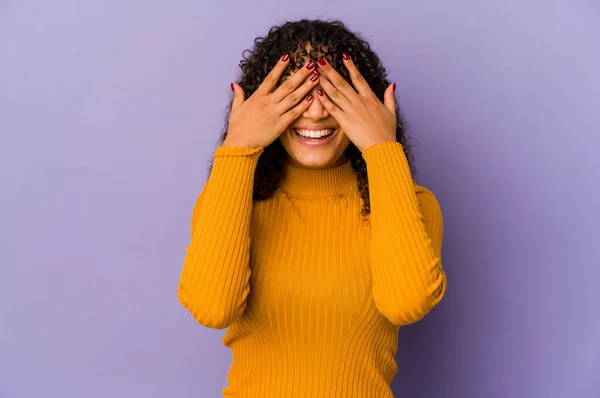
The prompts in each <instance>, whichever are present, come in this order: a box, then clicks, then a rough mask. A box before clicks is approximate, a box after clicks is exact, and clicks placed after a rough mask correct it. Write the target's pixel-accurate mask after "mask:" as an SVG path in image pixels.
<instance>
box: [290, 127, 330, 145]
mask: <svg viewBox="0 0 600 398" xmlns="http://www.w3.org/2000/svg"><path fill="white" fill-rule="evenodd" d="M323 130H330V132H329V133H328V134H326V135H322V136H320V137H309V136H308V135H307V133H308V130H303V134H300V133H299V132H298V129H296V128H292V131H293V132H294V134H296V136H297V137H298V138H300V139H301V140H303V141H313V142H318V141H323V140H326V139H327V138H329V137H331V136H332V135H334V134H335V133H336V132H337V130H338V129H337V128H330V129H323ZM319 131H321V130H319Z"/></svg>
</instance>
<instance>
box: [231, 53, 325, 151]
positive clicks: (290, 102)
mask: <svg viewBox="0 0 600 398" xmlns="http://www.w3.org/2000/svg"><path fill="white" fill-rule="evenodd" d="M288 60H289V59H288ZM288 60H286V61H284V60H283V58H280V59H279V61H278V62H277V64H276V65H275V67H274V68H273V69H271V72H270V73H269V74H268V75H267V77H266V78H265V80H264V81H263V82H262V83H261V85H260V86H259V87H258V88H257V89H256V91H255V92H254V93H253V94H252V95H251V96H250V98H248V99H247V100H245V99H244V90H243V89H242V87H241V86H238V85H237V84H235V83H232V87H233V88H234V90H233V91H234V98H233V103H232V105H231V114H230V116H229V122H228V127H227V136H226V137H225V140H224V141H223V146H245V147H249V148H256V147H258V146H262V147H263V148H264V147H266V146H267V145H269V144H271V143H272V142H273V141H275V140H276V139H277V138H278V137H279V136H280V135H281V133H283V132H284V131H285V129H286V128H287V127H288V126H289V125H290V124H291V123H292V122H293V121H294V120H296V119H297V118H298V117H300V115H302V113H304V111H305V110H306V109H307V108H308V107H309V106H310V104H311V103H312V101H314V98H313V97H312V95H309V96H307V97H306V98H305V97H304V96H305V95H306V94H307V93H308V92H310V91H311V90H312V89H313V87H315V86H316V85H317V84H318V83H319V76H320V74H319V72H318V71H316V69H315V65H314V63H313V62H309V63H307V64H305V65H304V66H303V67H302V68H301V69H299V70H298V71H296V72H294V74H292V75H291V77H290V78H289V79H287V80H286V81H284V82H283V83H282V84H281V85H280V86H279V87H277V89H276V90H275V91H273V92H271V91H272V90H273V88H275V87H276V86H277V83H278V82H279V79H280V77H281V75H282V73H283V71H284V70H285V68H286V67H287V65H288ZM311 79H312V80H311ZM313 80H314V81H313Z"/></svg>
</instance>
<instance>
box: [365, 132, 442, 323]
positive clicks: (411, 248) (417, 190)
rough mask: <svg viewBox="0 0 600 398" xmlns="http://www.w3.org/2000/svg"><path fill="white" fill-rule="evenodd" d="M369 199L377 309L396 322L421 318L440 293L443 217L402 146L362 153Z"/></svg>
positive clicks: (376, 146)
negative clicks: (415, 175) (413, 171)
mask: <svg viewBox="0 0 600 398" xmlns="http://www.w3.org/2000/svg"><path fill="white" fill-rule="evenodd" d="M362 156H363V158H364V159H365V162H366V164H367V175H368V178H369V198H370V201H371V246H370V250H371V267H372V278H373V298H374V301H375V305H376V307H377V309H378V310H379V311H380V312H381V314H382V315H384V316H385V317H386V318H388V320H389V321H390V322H391V323H393V324H395V325H406V324H410V323H413V322H416V321H418V320H420V319H421V318H423V317H424V316H425V315H426V314H427V313H428V312H429V311H430V310H431V308H433V307H434V306H435V305H436V304H437V303H439V301H440V300H441V299H442V297H443V296H444V293H445V290H446V283H447V281H446V275H445V273H444V271H443V270H442V263H441V246H442V234H443V221H442V213H441V209H440V206H439V204H438V202H437V200H436V198H435V196H434V195H433V193H432V192H431V191H429V190H427V189H426V188H423V187H420V186H418V185H417V184H416V183H415V182H414V181H413V179H412V176H411V173H410V168H409V164H408V161H407V159H406V156H405V154H404V151H403V148H402V145H401V144H400V143H398V142H385V143H379V144H374V145H371V146H370V147H368V148H367V149H365V150H364V151H363V153H362Z"/></svg>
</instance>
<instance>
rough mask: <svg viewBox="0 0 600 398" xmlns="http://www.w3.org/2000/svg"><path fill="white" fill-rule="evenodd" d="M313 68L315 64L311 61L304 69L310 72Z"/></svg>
mask: <svg viewBox="0 0 600 398" xmlns="http://www.w3.org/2000/svg"><path fill="white" fill-rule="evenodd" d="M314 67H315V64H314V63H313V62H312V61H310V62H309V63H308V64H307V65H306V69H308V70H312V68H314Z"/></svg>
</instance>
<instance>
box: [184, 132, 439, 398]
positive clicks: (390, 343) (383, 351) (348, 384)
mask: <svg viewBox="0 0 600 398" xmlns="http://www.w3.org/2000/svg"><path fill="white" fill-rule="evenodd" d="M262 152H263V148H262V147H257V148H246V147H231V146H225V147H223V146H221V147H218V148H216V150H215V152H214V162H213V168H212V171H211V174H210V177H209V178H208V180H207V181H206V183H205V185H204V188H203V189H202V191H201V193H200V195H199V197H198V200H197V202H196V205H195V208H194V211H193V216H192V222H191V242H190V245H189V246H188V247H187V254H186V257H185V261H184V264H183V271H182V273H181V278H180V283H179V289H178V290H179V300H180V302H181V303H182V305H183V306H184V307H186V308H187V309H188V310H189V311H190V313H191V314H192V315H193V316H194V318H195V319H196V321H197V322H199V323H200V324H202V325H204V326H207V327H211V328H218V329H222V328H225V327H228V329H227V332H226V333H225V336H224V338H223V344H224V345H225V346H227V347H229V348H230V349H231V350H232V357H233V362H232V364H231V367H230V370H229V374H228V386H227V387H225V388H224V389H223V391H222V392H223V396H225V397H252V398H270V397H277V398H283V397H286V398H287V397H302V398H312V397H324V398H330V397H370V398H373V397H393V395H392V392H391V390H390V383H391V381H392V379H393V378H394V376H395V373H396V371H397V370H398V367H397V365H396V362H395V359H394V356H395V353H396V349H397V344H398V329H399V327H400V326H402V325H406V324H409V323H413V322H416V321H418V320H419V319H421V318H422V317H423V316H425V314H427V313H428V312H429V310H430V309H431V308H432V307H433V306H434V305H436V304H437V303H438V302H439V301H440V300H441V299H442V297H443V295H444V292H445V290H446V276H445V274H444V271H443V270H442V266H441V261H440V257H441V256H440V251H441V245H442V229H443V223H442V214H441V211H440V207H439V205H438V202H437V200H436V198H435V196H434V195H433V193H432V192H431V191H429V190H427V189H426V188H424V187H421V186H419V185H417V184H416V183H415V182H414V180H413V179H412V177H411V174H410V170H409V166H408V162H407V160H406V157H405V155H404V152H403V150H402V146H401V144H400V143H397V142H386V143H380V144H375V145H372V146H370V147H369V148H367V149H365V150H364V151H363V153H362V155H363V158H364V159H365V162H366V163H367V173H368V178H369V188H370V200H371V215H370V217H369V219H368V221H365V220H361V219H360V218H359V213H360V207H361V199H360V196H359V191H358V185H357V180H356V174H355V172H354V170H353V169H352V167H351V164H350V162H349V161H347V162H346V163H344V164H343V165H341V166H338V167H331V168H327V169H307V168H300V167H295V166H292V165H290V164H287V163H286V166H285V167H286V170H285V173H286V178H285V180H284V181H283V182H282V183H281V184H280V187H279V188H278V189H277V191H276V192H275V193H274V195H273V196H272V197H271V198H269V199H267V200H265V201H257V202H253V200H252V189H253V181H254V172H255V169H256V164H257V161H258V158H259V156H260V154H261V153H262Z"/></svg>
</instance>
